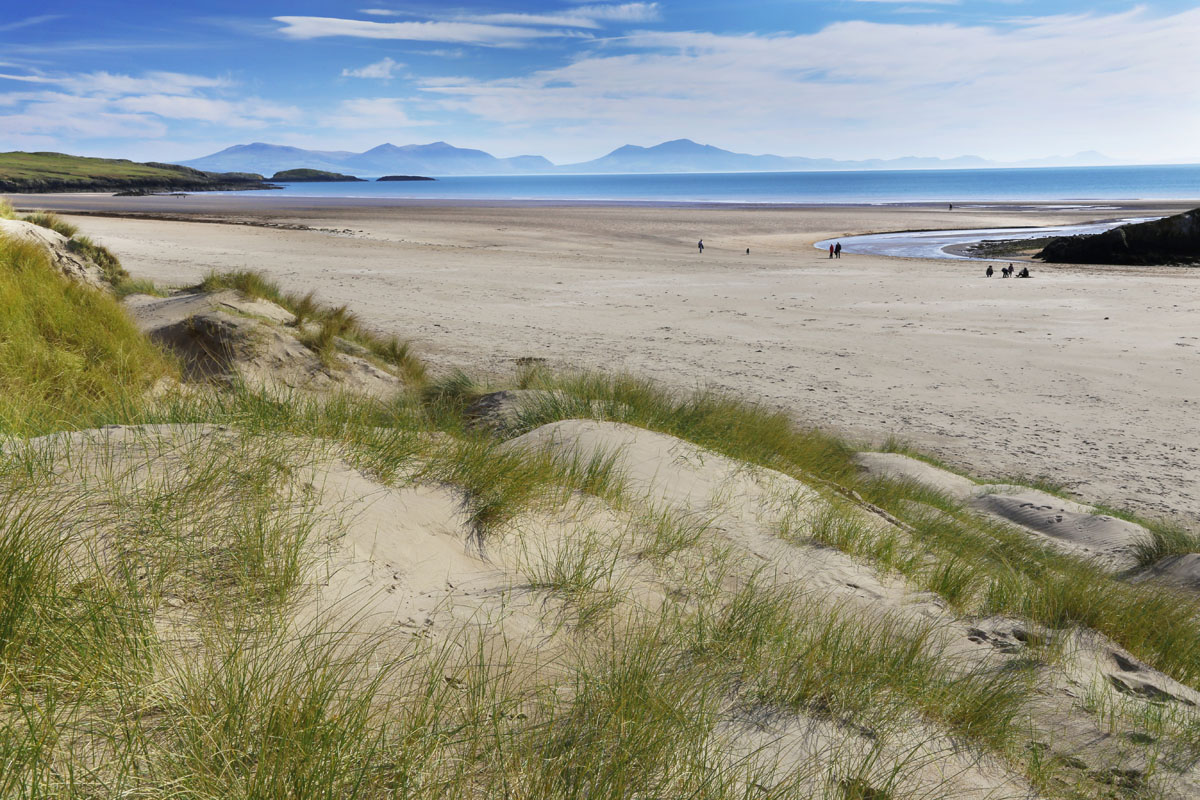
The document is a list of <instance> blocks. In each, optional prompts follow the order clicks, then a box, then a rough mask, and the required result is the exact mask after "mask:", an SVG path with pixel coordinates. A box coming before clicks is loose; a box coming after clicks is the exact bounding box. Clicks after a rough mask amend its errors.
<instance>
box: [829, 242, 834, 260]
mask: <svg viewBox="0 0 1200 800" xmlns="http://www.w3.org/2000/svg"><path fill="white" fill-rule="evenodd" d="M829 257H830V258H833V245H832V244H831V245H829Z"/></svg>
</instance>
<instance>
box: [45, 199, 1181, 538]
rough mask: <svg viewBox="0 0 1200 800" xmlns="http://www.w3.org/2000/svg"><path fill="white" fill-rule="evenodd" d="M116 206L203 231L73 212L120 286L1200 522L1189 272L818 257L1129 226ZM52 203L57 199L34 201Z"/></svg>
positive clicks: (909, 217)
mask: <svg viewBox="0 0 1200 800" xmlns="http://www.w3.org/2000/svg"><path fill="white" fill-rule="evenodd" d="M117 201H123V202H126V203H128V204H130V205H128V206H119V207H120V208H123V209H138V208H141V209H144V210H147V211H155V210H156V209H157V211H156V213H163V214H174V215H181V216H187V215H192V216H195V217H197V218H203V219H207V220H210V222H207V223H205V224H194V223H188V222H179V221H163V220H137V219H111V218H89V219H88V220H87V221H86V224H87V229H88V231H89V232H90V233H93V234H95V235H97V237H98V238H99V239H100V240H101V241H102V242H103V243H104V244H106V245H108V246H110V247H111V248H112V249H113V250H114V251H115V252H117V253H118V254H119V255H120V256H121V257H122V258H123V260H124V263H125V264H126V266H127V267H128V268H129V269H130V270H131V271H132V272H133V273H134V274H135V275H140V276H146V277H150V278H153V279H155V280H159V281H166V282H176V283H185V282H190V281H195V280H197V279H198V278H199V277H200V276H202V275H203V274H204V273H205V272H206V271H208V270H210V269H239V268H246V267H252V268H258V269H263V270H265V271H266V272H267V273H268V274H269V275H270V276H271V277H273V278H276V279H277V280H279V281H281V282H282V283H284V284H285V285H286V286H287V287H288V288H289V289H293V290H298V291H307V290H309V289H312V290H315V291H316V292H317V294H318V296H319V297H321V298H323V299H325V300H327V301H329V302H333V303H347V304H349V305H350V307H351V308H353V309H354V310H355V311H356V312H357V313H359V314H360V315H362V316H363V317H364V318H365V319H366V320H367V321H368V322H370V323H372V324H375V325H377V326H379V327H380V328H381V329H384V330H388V331H395V332H398V333H400V334H401V335H407V336H412V337H415V338H416V340H417V343H418V345H419V347H420V348H421V350H422V351H423V352H424V353H427V354H429V355H430V356H431V357H432V359H433V360H434V361H435V363H441V364H443V365H447V366H449V365H461V366H465V367H470V368H473V369H478V368H484V369H493V370H496V371H498V372H507V371H509V370H511V369H512V366H513V363H514V360H515V359H519V358H525V359H528V358H542V359H547V360H548V362H549V363H550V364H552V365H558V366H561V365H578V366H583V367H598V368H603V369H625V370H629V371H632V372H635V373H637V374H643V375H648V376H652V377H655V378H658V379H660V380H664V381H666V382H669V383H672V384H675V385H677V386H681V387H685V388H688V387H692V386H695V385H697V384H703V385H710V386H714V387H717V388H720V389H725V390H729V391H733V392H736V393H738V394H739V395H743V396H754V397H761V398H763V399H765V400H766V401H768V402H770V403H773V404H776V405H778V406H780V407H783V408H786V409H788V410H789V411H791V412H792V413H793V414H794V415H795V416H796V418H797V419H799V420H801V421H804V422H807V423H811V424H817V425H823V426H828V427H832V428H835V429H838V430H841V431H846V432H850V433H853V434H856V435H861V436H863V437H866V438H869V439H872V440H875V441H881V440H882V439H884V438H886V436H888V435H892V434H894V435H898V436H901V437H903V438H906V439H910V440H912V441H913V442H914V443H915V444H917V445H918V446H920V447H922V448H924V449H926V450H929V451H932V452H934V453H935V454H937V455H938V456H939V457H941V458H943V459H944V460H946V461H948V462H950V463H953V464H955V465H957V466H958V467H960V468H963V469H964V470H967V471H970V472H971V473H973V474H977V475H985V476H993V477H1000V476H1005V475H1020V474H1032V475H1035V476H1044V477H1050V478H1053V479H1054V480H1056V481H1059V482H1061V483H1063V484H1065V485H1066V487H1067V488H1068V489H1070V490H1072V491H1074V492H1076V493H1077V494H1079V495H1080V496H1083V497H1087V498H1089V499H1091V500H1093V501H1103V502H1106V503H1108V504H1111V505H1118V506H1127V507H1133V508H1135V509H1138V510H1141V511H1143V512H1149V513H1153V514H1185V515H1188V516H1190V517H1191V518H1192V519H1193V520H1194V519H1196V518H1197V517H1198V516H1200V494H1198V493H1197V486H1198V484H1197V483H1196V481H1195V480H1194V477H1195V475H1196V473H1197V471H1198V470H1200V426H1197V425H1195V424H1193V423H1194V418H1195V415H1196V413H1197V402H1200V401H1197V400H1196V398H1195V396H1194V394H1195V386H1194V376H1195V372H1196V370H1195V367H1196V366H1197V363H1196V359H1197V358H1198V357H1200V339H1197V338H1196V337H1195V336H1193V334H1192V333H1189V331H1192V330H1193V329H1194V328H1195V324H1194V322H1195V319H1196V316H1197V314H1198V313H1200V272H1197V271H1195V270H1188V269H1173V268H1152V269H1138V270H1130V269H1122V268H1096V269H1091V268H1079V267H1054V268H1049V267H1041V266H1036V265H1035V266H1034V269H1033V272H1034V280H1030V281H1003V280H1001V279H998V278H994V279H992V280H987V279H985V278H984V277H983V274H982V273H983V268H982V267H983V265H978V266H977V265H974V264H971V263H964V262H936V261H922V260H906V259H889V258H884V257H866V256H861V257H855V256H845V257H843V258H842V259H841V260H840V261H836V262H834V261H830V260H829V259H828V258H827V257H825V255H824V254H822V253H820V252H818V251H816V250H815V249H812V248H811V247H810V243H811V242H813V241H816V240H818V239H821V238H824V237H826V236H837V235H844V234H848V233H853V232H872V231H886V230H903V229H921V228H948V227H992V226H1004V225H1036V224H1041V223H1054V222H1074V221H1080V220H1084V219H1089V218H1096V217H1099V216H1104V215H1105V214H1109V215H1111V214H1114V213H1127V212H1125V211H1120V212H1114V211H1102V210H1090V209H1086V208H1085V209H1082V210H1080V209H1076V210H1061V209H1042V210H1036V209H1035V210H1027V211H1014V210H1007V209H1004V208H995V209H990V210H989V209H978V210H973V211H963V212H962V213H961V214H960V212H959V210H957V209H956V210H955V211H954V212H953V213H948V212H946V211H945V210H944V208H861V207H859V208H812V209H777V208H765V209H724V208H619V207H587V208H520V207H508V208H495V207H433V208H429V207H426V208H422V207H411V206H404V207H395V208H386V207H371V208H362V207H358V208H356V207H354V206H353V205H350V204H348V203H346V202H343V203H341V204H336V205H335V204H325V205H323V206H322V205H316V204H314V203H313V202H312V201H304V200H303V199H302V198H291V199H290V200H289V202H288V203H280V204H277V205H276V206H272V205H270V204H269V203H267V201H265V200H257V199H256V200H247V199H245V198H203V197H190V198H182V199H178V200H171V199H169V198H167V199H160V198H100V199H98V200H97V199H94V198H93V199H88V200H87V201H86V203H85V202H84V201H79V204H82V205H85V206H87V207H90V208H93V209H96V208H100V209H102V208H104V207H106V206H107V205H111V204H112V203H116V202H117ZM134 201H138V202H136V203H135V202H134ZM142 201H144V202H142ZM32 202H39V203H40V202H42V200H41V199H38V200H37V201H32ZM55 203H58V204H60V205H69V203H70V198H57V199H56V198H53V197H47V198H45V204H46V205H54V204H55ZM149 203H153V204H159V205H148V204H149ZM163 203H170V205H165V206H162V207H161V208H160V205H161V204H163ZM1158 210H1160V211H1164V212H1168V211H1171V210H1173V209H1171V208H1164V209H1158ZM1153 211H1155V209H1152V208H1143V209H1141V210H1139V211H1138V213H1152V212H1153ZM220 220H225V221H227V222H231V223H255V225H256V224H266V225H272V226H280V227H278V228H265V227H256V226H255V225H247V224H213V223H212V221H220ZM295 226H308V227H310V228H311V230H298V229H289V228H291V227H295ZM698 236H703V237H704V239H705V243H706V244H707V245H708V248H707V249H706V250H705V253H704V256H703V257H699V256H697V254H696V252H695V249H696V248H695V241H696V239H697V238H698ZM747 247H749V248H751V253H750V255H747V254H746V253H745V250H746V248H747Z"/></svg>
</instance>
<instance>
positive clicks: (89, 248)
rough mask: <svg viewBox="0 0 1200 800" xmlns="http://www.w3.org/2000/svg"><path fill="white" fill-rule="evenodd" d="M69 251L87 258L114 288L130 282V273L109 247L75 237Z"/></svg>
mask: <svg viewBox="0 0 1200 800" xmlns="http://www.w3.org/2000/svg"><path fill="white" fill-rule="evenodd" d="M67 249H68V250H70V251H71V252H72V253H78V254H79V255H81V256H83V257H84V258H87V259H88V260H89V261H91V262H92V263H93V264H95V265H96V266H97V267H99V268H100V271H101V272H102V273H103V274H104V280H106V281H108V282H109V283H110V284H111V285H112V286H114V287H118V288H119V287H121V286H122V285H123V284H124V283H125V282H126V281H128V280H129V273H128V272H126V271H125V268H124V267H122V266H121V262H120V261H119V260H118V259H117V257H116V256H114V255H113V254H112V252H111V251H110V250H109V249H108V248H107V247H103V246H101V245H98V244H96V243H95V242H93V241H92V240H91V239H89V238H88V237H86V236H79V235H76V236H73V237H72V238H71V239H69V240H68V241H67Z"/></svg>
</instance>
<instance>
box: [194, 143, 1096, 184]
mask: <svg viewBox="0 0 1200 800" xmlns="http://www.w3.org/2000/svg"><path fill="white" fill-rule="evenodd" d="M179 163H181V164H183V165H184V166H188V167H194V168H196V169H202V170H209V171H220V172H232V171H238V172H257V173H262V174H264V175H270V174H272V173H275V172H279V171H281V170H290V169H317V170H324V171H328V172H352V173H354V174H356V175H371V176H378V175H392V174H409V175H437V176H442V175H515V174H538V173H551V172H560V173H565V172H571V173H620V172H643V173H644V172H786V171H806V170H812V171H831V170H869V169H982V168H986V167H1017V166H1021V167H1024V166H1030V167H1032V166H1039V167H1052V166H1053V167H1061V166H1084V165H1094V164H1105V163H1113V162H1112V160H1111V159H1109V158H1107V157H1106V156H1103V155H1101V154H1100V153H1096V152H1086V153H1077V154H1076V155H1074V156H1068V157H1065V158H1063V157H1055V158H1044V159H1039V160H1036V161H1023V162H1019V163H1010V164H1002V163H998V162H995V161H988V160H987V159H983V158H980V157H979V156H959V157H957V158H922V157H918V156H906V157H904V158H892V159H879V158H872V159H866V160H863V161H838V160H836V159H832V158H805V157H802V156H777V155H750V154H748V153H734V152H732V151H730V150H722V149H721V148H719V147H713V146H712V145H708V144H698V143H696V142H693V141H692V140H691V139H675V140H673V141H670V142H663V143H662V144H657V145H654V146H653V147H639V146H638V145H632V144H627V145H624V146H623V147H618V148H617V149H616V150H613V151H612V152H611V153H609V154H608V155H605V156H602V157H600V158H597V159H594V160H592V161H584V162H580V163H577V164H563V165H561V166H556V165H554V164H552V163H551V162H550V161H548V160H546V159H545V158H543V157H541V156H532V155H525V156H514V157H512V158H496V157H495V156H493V155H492V154H491V153H486V152H484V151H483V150H472V149H469V148H463V147H455V146H454V145H450V144H447V143H446V142H433V143H431V144H407V145H403V146H397V145H394V144H381V145H379V146H378V147H373V148H371V149H370V150H367V151H366V152H364V153H352V152H348V151H345V150H303V149H301V148H299V147H287V146H285V145H277V144H264V143H262V142H255V143H254V144H239V145H234V146H233V147H229V148H226V149H225V150H222V151H221V152H219V153H213V154H212V155H209V156H204V157H203V158H196V159H192V160H191V161H181V162H179Z"/></svg>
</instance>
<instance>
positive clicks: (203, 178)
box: [0, 151, 261, 192]
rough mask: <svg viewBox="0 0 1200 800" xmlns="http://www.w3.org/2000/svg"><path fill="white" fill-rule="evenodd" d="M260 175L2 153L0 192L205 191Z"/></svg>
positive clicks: (62, 155)
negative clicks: (239, 174)
mask: <svg viewBox="0 0 1200 800" xmlns="http://www.w3.org/2000/svg"><path fill="white" fill-rule="evenodd" d="M260 181H261V176H258V175H255V176H242V177H241V178H240V179H239V178H238V176H236V175H234V174H229V175H222V174H219V173H206V172H201V171H200V170H193V169H190V168H188V167H180V166H177V165H174V164H158V163H147V164H142V163H137V162H134V161H126V160H124V159H115V158H89V157H85V156H72V155H67V154H65V153H46V152H42V153H25V152H19V151H17V152H8V153H0V191H7V192H38V191H71V190H74V191H85V190H88V189H93V190H108V191H112V190H116V189H120V188H134V189H137V188H148V189H154V190H167V189H205V188H214V187H215V186H216V185H217V184H229V183H246V182H249V183H258V182H260Z"/></svg>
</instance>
